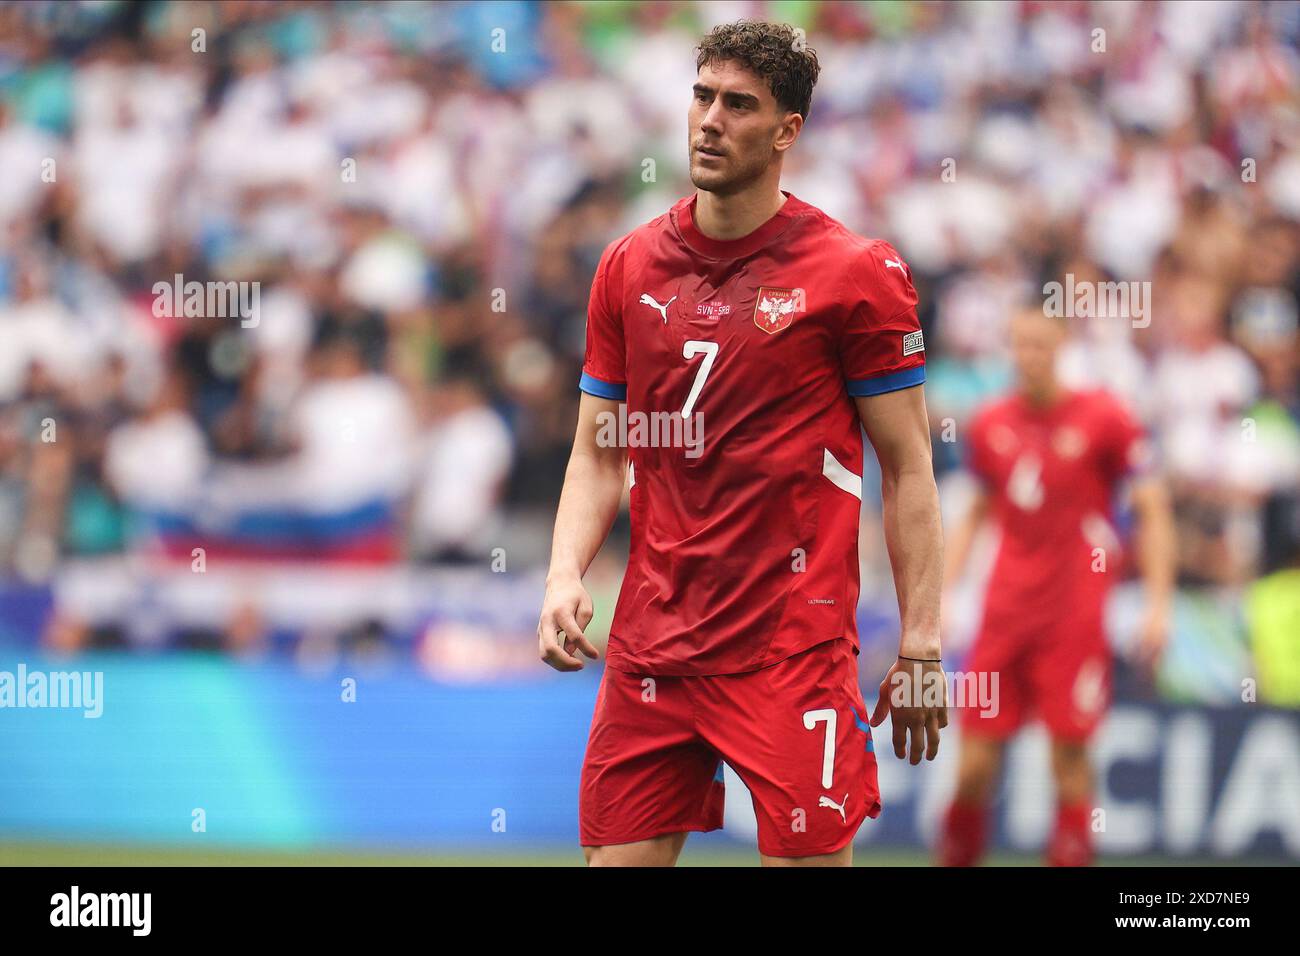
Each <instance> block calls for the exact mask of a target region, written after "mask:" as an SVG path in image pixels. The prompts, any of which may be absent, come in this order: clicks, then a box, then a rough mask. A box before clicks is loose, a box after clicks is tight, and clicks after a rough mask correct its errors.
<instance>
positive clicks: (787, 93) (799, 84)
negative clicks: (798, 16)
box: [695, 20, 821, 119]
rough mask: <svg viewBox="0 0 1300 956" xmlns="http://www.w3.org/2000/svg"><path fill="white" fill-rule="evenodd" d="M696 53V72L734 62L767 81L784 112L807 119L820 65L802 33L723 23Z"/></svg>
mask: <svg viewBox="0 0 1300 956" xmlns="http://www.w3.org/2000/svg"><path fill="white" fill-rule="evenodd" d="M696 49H697V50H698V51H699V52H698V54H697V56H696V57H695V69H696V70H697V71H698V70H699V69H700V68H701V67H703V66H704V65H705V64H706V63H713V62H715V61H718V62H721V61H724V60H735V61H736V62H737V63H739V64H741V65H742V66H744V67H745V68H746V69H748V70H751V71H752V72H754V73H756V74H758V75H759V76H761V77H762V78H763V79H764V80H766V81H767V86H768V89H770V90H771V91H772V96H773V97H775V99H776V101H777V103H778V104H780V106H781V108H782V109H784V110H789V111H790V112H792V113H798V114H799V115H800V116H802V117H803V118H804V119H807V118H808V110H809V109H810V108H811V107H812V91H813V87H814V86H816V85H817V74H818V73H820V72H821V65H820V64H819V63H818V62H817V53H816V51H814V50H813V49H812V48H811V47H809V46H807V45H806V43H805V42H804V36H803V33H802V32H795V29H794V27H792V26H790V25H789V24H788V23H764V22H762V21H760V20H740V21H737V22H736V23H722V24H719V25H718V26H716V27H714V28H713V29H712V30H710V31H709V35H708V36H706V37H705V38H704V39H703V40H701V41H700V45H699V46H698V47H697V48H696Z"/></svg>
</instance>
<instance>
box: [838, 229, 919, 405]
mask: <svg viewBox="0 0 1300 956" xmlns="http://www.w3.org/2000/svg"><path fill="white" fill-rule="evenodd" d="M848 290H849V295H850V296H851V297H852V299H853V301H852V302H851V303H850V304H849V306H850V307H849V310H848V317H847V319H846V322H845V327H844V330H843V333H842V335H841V338H840V350H839V351H840V366H841V369H842V371H843V374H844V380H845V383H846V385H847V387H848V391H849V394H850V395H853V396H855V397H858V396H864V395H881V394H884V393H885V392H892V391H895V390H897V389H900V388H910V387H911V386H913V385H920V384H921V383H922V382H924V381H925V341H924V339H923V337H922V334H921V322H920V319H918V318H917V315H916V303H917V297H916V289H915V288H913V286H912V274H911V270H909V269H908V267H907V263H905V262H904V261H903V257H902V256H900V255H899V254H898V252H897V250H895V249H894V247H893V246H891V245H890V244H889V243H887V242H884V241H883V240H879V239H877V240H875V241H873V242H871V243H870V244H869V245H868V246H867V248H866V249H865V250H863V252H862V254H861V255H860V256H859V258H858V259H857V262H856V263H855V265H854V267H853V268H852V270H851V275H850V276H849V282H848Z"/></svg>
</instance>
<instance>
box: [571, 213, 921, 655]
mask: <svg viewBox="0 0 1300 956" xmlns="http://www.w3.org/2000/svg"><path fill="white" fill-rule="evenodd" d="M785 195H786V197H787V198H786V201H785V203H784V205H782V207H781V209H780V210H779V211H778V212H777V213H776V215H774V216H773V217H772V218H771V219H769V220H768V221H767V222H766V223H764V224H763V225H762V226H760V227H759V228H758V229H756V230H755V231H754V232H752V233H750V234H749V235H747V236H745V237H743V238H740V239H736V240H731V241H721V240H716V239H710V238H709V237H707V236H705V235H704V234H703V233H701V232H700V231H699V230H698V229H696V228H695V226H694V223H693V212H694V209H695V197H694V196H691V197H688V198H686V199H683V200H681V201H679V202H678V203H677V204H676V205H674V206H673V208H672V209H670V210H669V211H668V212H667V213H665V214H664V215H662V216H660V217H658V218H657V219H655V220H653V221H652V222H649V223H647V224H645V225H644V226H641V227H640V228H638V229H636V230H634V231H633V232H631V233H629V234H628V235H626V236H624V237H623V238H621V239H619V240H617V241H615V242H613V243H611V244H610V245H609V246H608V247H607V248H606V249H605V252H604V254H603V255H602V256H601V261H600V266H599V267H598V269H597V270H596V277H595V280H594V281H593V283H592V288H591V300H590V305H589V308H588V320H587V352H586V361H585V363H584V365H583V376H582V383H581V388H582V389H583V390H584V391H586V392H588V393H590V394H593V395H598V396H601V397H604V398H612V399H617V400H620V401H625V402H626V405H625V406H624V408H625V413H626V416H627V420H628V421H627V429H626V432H625V433H624V432H622V431H621V430H620V433H619V434H620V437H624V435H625V437H626V439H627V442H626V443H627V444H628V446H629V448H628V454H629V458H630V462H631V472H632V487H631V492H630V495H631V506H630V507H631V525H632V543H631V551H630V555H629V558H628V568H627V574H626V576H625V577H624V580H623V588H622V592H621V593H620V595H619V600H618V607H617V610H616V611H615V614H614V621H613V625H612V626H611V628H610V641H609V650H608V654H607V662H608V664H609V666H611V667H614V668H616V669H619V670H624V671H632V672H639V673H652V674H662V675H666V676H684V675H711V674H731V673H739V672H743V671H750V670H755V669H757V668H760V667H765V666H767V665H768V664H773V663H776V662H778V661H781V660H784V659H785V658H787V657H790V656H791V655H793V654H796V653H798V652H799V651H801V650H804V649H806V648H808V647H811V646H813V645H815V644H819V643H821V642H823V641H828V640H832V639H834V638H838V637H847V638H849V639H850V640H851V641H853V642H854V644H855V645H856V642H857V626H856V620H855V614H856V608H857V601H858V588H859V582H858V550H857V541H858V522H859V511H860V508H861V499H862V477H861V472H862V456H863V445H862V429H861V426H860V423H859V419H858V413H857V409H856V407H855V405H854V402H853V396H860V395H876V394H881V393H884V392H888V391H893V390H895V389H900V388H908V387H911V386H915V385H919V384H921V383H922V382H923V381H924V380H925V368H924V364H925V352H924V344H923V342H922V339H921V331H920V325H919V323H918V321H917V316H916V291H915V290H914V289H913V287H912V282H911V278H910V275H909V272H908V269H907V266H906V265H905V264H904V263H903V261H902V258H901V257H900V256H899V255H898V253H897V252H896V251H894V249H893V248H892V247H891V246H890V245H889V244H888V243H885V242H882V241H880V240H874V241H873V240H867V239H864V238H862V237H860V236H857V235H854V234H853V233H852V232H850V231H849V230H848V229H846V228H845V227H844V226H843V225H841V224H840V223H838V222H836V221H835V220H833V219H831V218H830V217H829V216H827V215H826V214H825V213H823V212H822V211H821V210H819V209H816V208H815V207H813V206H810V205H808V204H807V203H805V202H802V201H800V200H799V199H797V198H795V197H794V196H792V195H790V194H789V193H786V194H785ZM647 421H649V422H650V423H651V424H650V427H648V428H646V427H644V426H645V425H646V422H647ZM670 423H671V424H672V425H673V426H675V427H676V428H677V430H678V432H679V433H680V434H676V433H674V434H672V435H669V434H668V432H669V427H670ZM687 424H689V425H691V426H692V428H683V426H686V425H687ZM638 429H640V431H639V433H638ZM692 430H693V431H694V433H693V434H691V432H692ZM664 437H668V438H673V439H678V438H680V439H681V440H680V441H661V440H658V439H660V438H664ZM683 445H686V447H682V446H683Z"/></svg>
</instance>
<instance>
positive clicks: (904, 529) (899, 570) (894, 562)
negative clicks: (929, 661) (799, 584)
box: [881, 458, 943, 658]
mask: <svg viewBox="0 0 1300 956" xmlns="http://www.w3.org/2000/svg"><path fill="white" fill-rule="evenodd" d="M881 498H882V502H883V506H884V512H883V517H884V531H885V544H886V546H887V547H888V549H889V563H890V565H891V566H892V568H893V572H894V590H895V591H896V593H897V595H898V613H899V619H900V621H901V622H902V638H901V640H900V643H899V653H900V654H903V655H905V656H907V657H918V658H937V657H939V656H940V641H939V594H940V591H941V589H942V586H943V526H942V523H941V521H940V517H939V489H938V487H937V486H936V485H935V482H934V473H933V470H932V469H931V467H930V463H929V460H928V458H927V459H925V460H923V461H921V462H918V463H916V464H914V465H912V466H911V467H907V468H902V469H900V470H898V471H897V472H896V473H891V472H889V471H885V473H884V479H883V481H882V483H881Z"/></svg>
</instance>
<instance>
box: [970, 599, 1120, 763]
mask: <svg viewBox="0 0 1300 956" xmlns="http://www.w3.org/2000/svg"><path fill="white" fill-rule="evenodd" d="M1110 669H1111V657H1110V650H1109V648H1108V647H1107V646H1106V638H1105V634H1104V632H1103V630H1102V627H1101V622H1100V621H1099V620H1097V621H1085V622H1082V626H1081V622H1079V621H1076V620H1073V619H1070V618H1065V619H1063V620H1062V621H1058V622H1056V623H1055V624H1054V625H1053V626H1050V627H1042V628H1032V627H1031V628H1026V627H1025V626H1024V625H1023V624H1019V625H1017V626H1012V625H1009V624H1008V625H1005V626H998V625H995V624H994V623H992V622H988V623H986V624H985V626H984V627H983V628H981V630H980V633H979V635H978V636H977V637H976V638H975V644H974V647H972V648H971V654H970V658H969V659H968V660H967V662H966V673H967V676H968V677H973V678H974V679H975V681H977V682H979V683H980V684H981V685H983V686H986V687H987V689H988V691H989V692H990V693H989V698H990V700H989V701H988V702H987V703H985V702H983V701H981V702H980V703H979V704H975V703H974V702H972V701H970V700H967V701H965V702H964V705H963V706H962V707H961V708H960V712H961V725H962V729H963V730H964V731H967V732H970V733H974V734H980V735H983V736H986V737H994V738H997V739H1002V738H1006V737H1009V736H1011V735H1012V734H1014V733H1015V732H1016V731H1017V730H1019V729H1020V727H1021V726H1023V725H1024V724H1025V723H1026V722H1027V721H1028V720H1030V719H1032V718H1033V717H1041V718H1042V720H1043V723H1045V724H1046V725H1047V729H1048V732H1049V733H1050V734H1051V735H1052V737H1054V738H1056V739H1059V740H1073V741H1083V740H1087V739H1088V738H1089V737H1091V736H1092V733H1093V731H1095V730H1096V729H1097V726H1098V725H1099V724H1100V723H1101V720H1102V718H1103V717H1105V715H1106V708H1107V707H1108V706H1109V702H1110V683H1111V674H1110ZM985 682H987V683H985ZM967 686H968V687H969V686H970V683H968V684H967Z"/></svg>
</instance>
